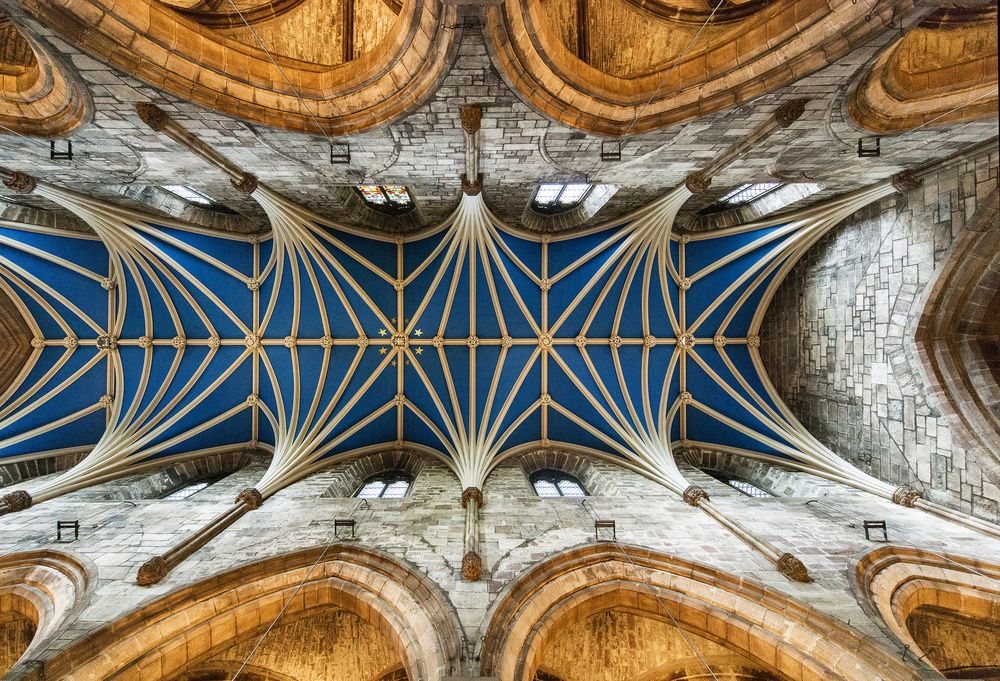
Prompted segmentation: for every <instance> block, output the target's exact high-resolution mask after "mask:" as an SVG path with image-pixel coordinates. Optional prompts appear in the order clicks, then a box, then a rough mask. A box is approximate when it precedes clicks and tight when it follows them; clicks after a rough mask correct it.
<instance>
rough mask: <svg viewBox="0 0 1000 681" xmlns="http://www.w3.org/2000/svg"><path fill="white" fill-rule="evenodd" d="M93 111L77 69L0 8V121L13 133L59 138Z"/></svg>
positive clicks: (82, 121)
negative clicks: (54, 53) (68, 64)
mask: <svg viewBox="0 0 1000 681" xmlns="http://www.w3.org/2000/svg"><path fill="white" fill-rule="evenodd" d="M93 112H94V104H93V101H92V99H91V96H90V92H89V91H88V90H87V87H86V86H85V84H84V83H83V80H82V79H81V78H80V77H79V76H78V75H77V74H76V72H75V71H74V70H72V69H71V68H70V67H69V66H67V65H66V63H65V61H64V60H62V59H60V58H58V57H56V56H54V55H53V54H52V53H51V52H50V51H49V50H48V49H47V48H46V47H45V46H44V45H43V44H42V42H41V41H39V40H37V39H36V38H34V37H33V36H32V35H31V33H30V32H26V31H25V30H23V29H22V27H21V25H20V24H19V23H16V22H15V21H14V19H13V18H12V17H11V16H10V15H8V14H6V13H5V12H4V11H2V10H0V125H2V126H3V127H5V128H7V129H8V130H10V131H12V132H13V133H15V134H21V135H31V136H37V137H58V136H61V135H66V134H69V133H71V132H73V131H74V130H77V129H78V128H79V127H80V126H81V125H83V124H85V123H87V122H89V121H90V119H91V117H92V116H93ZM5 132H6V131H5Z"/></svg>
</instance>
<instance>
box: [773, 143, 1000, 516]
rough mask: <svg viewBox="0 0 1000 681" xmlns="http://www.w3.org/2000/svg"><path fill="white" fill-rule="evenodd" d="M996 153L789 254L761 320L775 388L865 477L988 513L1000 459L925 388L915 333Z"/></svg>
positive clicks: (943, 173)
mask: <svg viewBox="0 0 1000 681" xmlns="http://www.w3.org/2000/svg"><path fill="white" fill-rule="evenodd" d="M997 164H998V151H997V147H996V145H995V143H994V144H993V145H990V146H988V147H987V148H985V149H983V150H981V151H979V152H978V153H976V154H973V155H970V156H965V157H960V158H958V159H956V160H954V161H953V162H949V163H946V164H942V165H943V167H941V168H939V169H937V170H936V171H934V172H933V173H932V174H930V175H928V176H926V177H924V184H923V186H922V187H921V188H919V189H916V190H913V191H910V192H908V193H906V194H905V195H898V194H897V195H894V196H891V197H888V198H885V199H883V200H881V201H879V202H877V203H875V204H872V205H870V206H868V207H866V208H864V209H863V210H861V211H858V212H857V213H856V214H855V215H853V216H851V218H850V219H848V220H846V221H845V222H844V223H842V224H840V225H838V226H837V227H836V228H835V229H833V230H831V231H830V232H829V233H828V234H827V235H826V236H825V237H823V238H822V239H821V240H820V241H819V242H817V243H816V244H815V245H814V246H813V247H812V249H811V250H810V251H809V252H808V253H807V254H806V255H805V257H804V258H803V259H802V260H801V261H800V262H799V263H798V265H796V267H795V268H794V269H793V270H792V272H791V273H790V274H789V276H788V278H787V279H786V280H785V282H784V283H783V284H782V285H781V287H780V288H779V290H778V292H777V294H776V296H775V298H774V300H773V301H772V302H771V306H770V309H769V310H768V312H767V314H766V316H765V319H764V324H763V326H762V329H761V338H762V345H761V354H762V356H763V358H764V363H765V366H766V367H767V370H768V373H769V374H770V376H771V379H772V381H774V383H775V387H776V388H777V389H778V392H779V393H780V394H781V396H782V397H783V398H784V400H785V402H786V403H787V404H788V406H789V407H790V408H791V409H792V411H793V412H794V413H795V415H796V416H797V417H798V418H799V420H801V421H802V423H803V424H804V425H805V426H806V428H808V429H809V430H810V432H812V433H813V434H814V435H815V436H816V437H818V438H819V439H820V441H822V442H823V443H824V444H826V445H827V446H828V447H830V448H831V449H832V450H833V451H834V452H836V453H837V454H839V455H840V456H843V457H844V458H845V459H847V460H848V461H850V462H851V463H853V464H855V465H856V466H858V467H859V468H861V469H862V470H864V471H865V472H867V473H870V474H871V475H873V476H875V477H878V478H880V479H882V480H885V481H887V482H890V483H892V484H894V485H909V486H911V487H914V488H915V489H919V490H921V491H922V492H923V493H924V496H925V497H928V498H930V499H932V500H934V501H937V502H939V503H942V504H945V505H948V506H950V507H952V508H956V509H959V510H962V511H964V512H966V513H969V512H971V513H974V514H975V515H977V516H981V517H983V518H987V519H989V520H992V521H993V522H996V521H997V519H998V517H1000V515H998V514H1000V489H998V487H997V480H1000V477H998V476H1000V464H998V462H995V461H993V460H992V459H991V458H990V457H989V455H988V454H986V453H985V452H982V451H977V450H976V449H975V448H970V447H971V445H970V443H967V442H966V441H965V440H964V438H963V435H962V434H961V432H959V431H956V429H954V428H953V427H952V425H951V423H950V422H949V420H948V418H947V417H945V416H944V415H943V414H942V410H941V407H940V405H938V404H936V403H935V399H934V397H933V396H930V395H927V394H926V391H925V390H924V389H923V384H924V382H925V380H926V379H925V378H924V374H923V373H922V367H921V365H920V360H919V358H918V356H917V354H916V350H915V345H914V337H913V332H914V329H915V327H916V321H917V320H919V318H920V315H921V313H922V308H923V301H924V300H926V295H927V293H928V285H929V284H930V283H931V282H933V280H934V277H935V276H936V273H937V272H938V271H939V270H940V269H941V267H942V266H943V265H944V263H945V262H946V261H947V260H948V256H949V254H950V251H951V248H952V245H953V244H954V243H956V242H957V241H958V239H959V238H960V237H961V236H962V234H963V230H964V228H965V225H966V224H967V223H968V222H970V221H971V220H972V216H973V214H974V213H975V211H976V208H977V206H978V205H979V203H980V202H982V201H983V200H985V198H986V197H987V196H988V195H989V194H990V192H992V191H993V190H994V189H996V187H997V178H998V173H997ZM991 478H992V479H991Z"/></svg>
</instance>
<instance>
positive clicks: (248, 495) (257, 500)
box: [236, 487, 264, 511]
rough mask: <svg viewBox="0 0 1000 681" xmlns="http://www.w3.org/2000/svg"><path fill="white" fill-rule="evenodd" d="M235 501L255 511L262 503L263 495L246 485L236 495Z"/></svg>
mask: <svg viewBox="0 0 1000 681" xmlns="http://www.w3.org/2000/svg"><path fill="white" fill-rule="evenodd" d="M236 503H237V504H239V503H244V504H246V505H247V507H248V508H249V509H250V510H251V511H255V510H257V509H258V508H260V507H261V505H262V504H263V503H264V495H263V494H261V493H260V492H259V491H257V490H256V489H254V488H253V487H247V488H246V489H245V490H243V491H242V492H240V493H239V494H237V495H236Z"/></svg>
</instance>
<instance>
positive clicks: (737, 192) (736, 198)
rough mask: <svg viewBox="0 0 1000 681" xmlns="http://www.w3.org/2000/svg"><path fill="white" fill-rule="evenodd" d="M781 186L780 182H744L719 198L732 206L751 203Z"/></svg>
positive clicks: (721, 201)
mask: <svg viewBox="0 0 1000 681" xmlns="http://www.w3.org/2000/svg"><path fill="white" fill-rule="evenodd" d="M780 186H781V183H780V182H759V183H757V184H744V185H741V186H739V187H737V188H736V189H734V190H733V191H731V192H729V193H728V194H726V195H725V196H723V197H722V198H721V199H719V203H720V204H723V203H724V204H729V205H730V206H740V205H742V204H744V203H750V202H751V201H753V200H755V199H759V198H760V197H762V196H764V195H765V194H770V193H771V192H773V191H774V190H775V189H777V188H778V187H780Z"/></svg>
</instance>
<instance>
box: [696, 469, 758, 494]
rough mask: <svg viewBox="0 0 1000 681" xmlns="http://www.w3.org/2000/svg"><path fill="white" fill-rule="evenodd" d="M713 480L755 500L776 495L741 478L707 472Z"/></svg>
mask: <svg viewBox="0 0 1000 681" xmlns="http://www.w3.org/2000/svg"><path fill="white" fill-rule="evenodd" d="M705 472H706V473H708V474H709V475H711V476H712V477H713V478H715V479H716V480H718V481H720V482H724V483H726V484H727V485H729V486H730V487H732V488H734V489H736V490H739V491H740V492H742V493H743V494H745V495H747V496H748V497H753V498H754V499H770V498H771V497H773V496H774V495H773V494H771V493H770V492H767V491H765V490H762V489H761V488H760V487H757V485H754V484H753V483H750V482H747V481H746V480H741V479H740V478H737V477H734V476H732V475H727V474H725V473H717V472H715V471H705Z"/></svg>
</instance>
